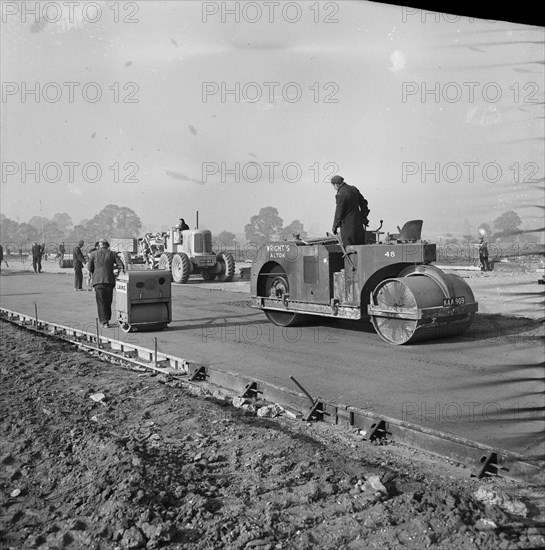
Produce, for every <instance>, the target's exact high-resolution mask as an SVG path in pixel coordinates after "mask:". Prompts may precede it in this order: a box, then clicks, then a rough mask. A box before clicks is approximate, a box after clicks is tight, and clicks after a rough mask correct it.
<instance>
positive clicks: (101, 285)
mask: <svg viewBox="0 0 545 550" xmlns="http://www.w3.org/2000/svg"><path fill="white" fill-rule="evenodd" d="M116 266H117V267H118V268H119V270H120V271H123V272H124V271H125V266H124V265H123V262H122V261H121V260H120V259H119V257H118V256H117V254H116V253H115V252H112V251H111V250H110V244H109V243H108V241H107V240H106V239H100V241H98V250H94V251H93V252H91V254H90V255H89V266H88V268H89V273H92V274H93V288H94V289H95V298H96V302H97V311H98V320H99V322H100V324H101V325H102V326H103V327H104V328H108V327H109V326H110V325H109V323H110V319H111V318H112V301H113V298H114V287H115V272H114V268H115V267H116Z"/></svg>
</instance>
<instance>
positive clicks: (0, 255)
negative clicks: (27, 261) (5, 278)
mask: <svg viewBox="0 0 545 550" xmlns="http://www.w3.org/2000/svg"><path fill="white" fill-rule="evenodd" d="M8 254H9V248H8ZM2 262H6V267H9V265H8V261H7V260H6V259H5V258H4V247H3V246H2V245H1V244H0V271H2Z"/></svg>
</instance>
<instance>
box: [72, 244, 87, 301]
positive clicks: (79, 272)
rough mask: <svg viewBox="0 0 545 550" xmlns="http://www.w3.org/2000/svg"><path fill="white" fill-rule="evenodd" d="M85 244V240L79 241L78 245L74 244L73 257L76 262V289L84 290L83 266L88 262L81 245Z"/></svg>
mask: <svg viewBox="0 0 545 550" xmlns="http://www.w3.org/2000/svg"><path fill="white" fill-rule="evenodd" d="M84 244H85V242H84V241H79V242H78V244H77V246H74V250H73V251H72V258H73V262H74V286H75V288H74V290H83V266H84V264H86V263H87V261H86V260H85V256H84V255H83V252H82V251H81V247H82V246H83V245H84Z"/></svg>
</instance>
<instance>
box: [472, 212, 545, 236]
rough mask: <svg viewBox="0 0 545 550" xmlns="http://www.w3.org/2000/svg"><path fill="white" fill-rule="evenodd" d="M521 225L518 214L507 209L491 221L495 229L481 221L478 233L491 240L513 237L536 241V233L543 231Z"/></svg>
mask: <svg viewBox="0 0 545 550" xmlns="http://www.w3.org/2000/svg"><path fill="white" fill-rule="evenodd" d="M521 225H522V220H521V219H520V216H519V215H518V214H517V213H516V212H515V211H514V210H508V211H507V212H503V214H501V215H500V216H498V217H497V218H496V219H495V220H494V221H493V222H492V226H493V228H494V229H495V231H493V229H492V227H491V226H490V224H489V223H481V225H479V234H481V235H486V237H487V238H488V239H490V240H492V241H496V240H502V241H503V240H513V238H515V239H518V240H524V241H528V242H537V241H538V240H539V237H538V234H539V233H540V232H541V233H542V232H543V231H544V228H538V229H536V230H533V231H532V230H523V229H519V227H520V226H521Z"/></svg>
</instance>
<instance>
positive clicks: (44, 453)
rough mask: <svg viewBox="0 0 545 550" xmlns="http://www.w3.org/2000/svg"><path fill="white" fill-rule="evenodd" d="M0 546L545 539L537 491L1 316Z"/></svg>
mask: <svg viewBox="0 0 545 550" xmlns="http://www.w3.org/2000/svg"><path fill="white" fill-rule="evenodd" d="M0 330H1V343H0V382H1V386H0V399H1V402H0V414H1V416H0V438H1V449H0V546H1V548H14V549H27V548H29V549H30V548H40V549H56V548H69V549H72V548H74V549H80V548H81V549H104V550H109V549H112V550H113V549H122V550H125V549H127V550H128V549H138V548H147V549H155V548H166V549H184V550H185V549H189V550H192V549H215V548H228V549H258V550H272V549H291V548H293V549H335V550H336V549H364V548H380V549H383V548H387V549H395V548H410V549H423V548H438V549H445V550H460V549H484V548H486V549H494V550H496V549H511V548H513V549H514V548H542V547H543V546H545V504H544V503H545V499H544V496H545V492H544V490H543V488H536V487H528V486H523V485H521V484H518V483H515V482H512V481H509V480H505V479H499V478H486V479H482V480H479V479H477V478H475V477H471V476H470V472H469V471H467V470H466V469H465V468H464V467H463V466H461V465H459V464H454V463H451V462H449V461H447V460H445V459H442V458H439V457H434V456H432V455H429V454H424V453H421V452H417V451H414V450H411V449H409V448H406V447H403V446H401V445H397V444H392V443H391V444H389V445H373V444H370V443H369V442H366V441H364V440H363V439H362V437H361V436H360V435H359V434H358V433H357V432H355V431H351V430H348V429H346V428H341V427H338V426H333V425H330V424H326V423H307V422H303V421H301V420H295V419H292V418H290V417H288V416H285V415H280V416H276V417H274V418H260V417H258V416H257V415H256V412H255V411H256V409H258V408H259V407H260V405H265V404H263V403H249V404H247V405H245V406H243V408H236V407H235V406H233V402H232V399H231V398H230V397H229V396H224V395H221V394H220V393H219V392H218V391H216V392H214V393H211V392H210V391H208V390H199V389H193V390H191V389H190V388H189V387H188V386H187V385H186V384H183V385H182V383H180V381H177V380H175V379H172V378H171V377H169V376H165V375H162V374H160V375H154V374H151V373H149V372H137V371H133V370H129V369H127V368H122V367H120V366H117V365H114V364H111V363H108V362H104V361H102V360H99V359H98V358H96V357H93V356H90V355H88V354H84V353H83V352H80V351H78V350H76V349H75V348H74V347H73V346H71V345H70V344H67V343H63V342H60V341H56V340H53V339H50V338H48V337H45V336H39V335H36V334H32V333H30V332H27V331H25V330H24V329H20V328H17V327H14V326H12V325H9V324H8V323H6V322H4V321H2V322H0Z"/></svg>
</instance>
